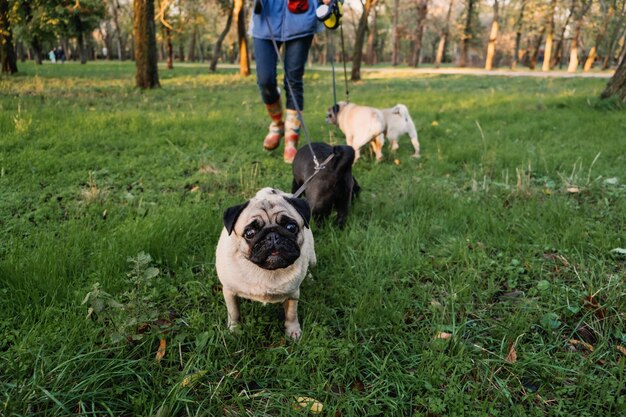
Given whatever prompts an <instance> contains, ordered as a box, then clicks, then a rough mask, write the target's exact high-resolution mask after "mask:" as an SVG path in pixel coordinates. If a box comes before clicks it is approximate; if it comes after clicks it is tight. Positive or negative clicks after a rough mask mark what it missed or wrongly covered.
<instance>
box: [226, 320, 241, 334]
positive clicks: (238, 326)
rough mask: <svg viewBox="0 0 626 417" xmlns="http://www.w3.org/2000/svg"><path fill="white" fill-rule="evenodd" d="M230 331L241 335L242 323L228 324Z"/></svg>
mask: <svg viewBox="0 0 626 417" xmlns="http://www.w3.org/2000/svg"><path fill="white" fill-rule="evenodd" d="M228 331H229V332H231V333H234V334H240V333H241V323H240V322H238V321H235V322H231V323H228Z"/></svg>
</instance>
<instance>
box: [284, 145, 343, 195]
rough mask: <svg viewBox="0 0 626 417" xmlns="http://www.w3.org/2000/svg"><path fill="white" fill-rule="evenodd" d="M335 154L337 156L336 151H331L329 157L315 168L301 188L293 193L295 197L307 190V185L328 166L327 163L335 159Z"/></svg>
mask: <svg viewBox="0 0 626 417" xmlns="http://www.w3.org/2000/svg"><path fill="white" fill-rule="evenodd" d="M333 156H335V154H334V153H331V154H330V155H328V158H326V159H324V162H322V165H320V167H319V169H318V168H317V167H316V168H315V172H313V174H311V175H310V176H309V178H307V179H306V180H305V181H304V182H303V183H302V185H301V186H300V188H298V190H297V191H296V192H295V193H293V197H294V198H298V197H300V194H302V193H303V192H304V190H306V187H307V186H308V185H309V183H310V182H311V180H312V179H313V178H314V177H315V176H316V175H317V173H318V172H320V171H321V170H323V169H324V168H326V164H327V163H328V162H329V161H330V160H331V159H333Z"/></svg>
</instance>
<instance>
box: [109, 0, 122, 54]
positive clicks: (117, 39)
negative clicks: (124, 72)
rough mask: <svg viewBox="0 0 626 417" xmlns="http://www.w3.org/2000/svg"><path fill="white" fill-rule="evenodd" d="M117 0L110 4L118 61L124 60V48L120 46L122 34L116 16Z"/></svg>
mask: <svg viewBox="0 0 626 417" xmlns="http://www.w3.org/2000/svg"><path fill="white" fill-rule="evenodd" d="M119 7H120V6H119V4H118V2H117V0H113V1H112V3H111V7H110V9H111V12H112V13H111V14H112V16H113V26H114V27H115V43H116V45H117V58H118V59H119V60H120V61H123V60H124V48H123V46H122V32H121V30H120V24H119V20H118V16H117V9H118V8H119Z"/></svg>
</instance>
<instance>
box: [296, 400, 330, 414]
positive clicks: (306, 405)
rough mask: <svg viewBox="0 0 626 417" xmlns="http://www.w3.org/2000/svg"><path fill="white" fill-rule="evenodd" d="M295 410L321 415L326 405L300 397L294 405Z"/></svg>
mask: <svg viewBox="0 0 626 417" xmlns="http://www.w3.org/2000/svg"><path fill="white" fill-rule="evenodd" d="M293 408H294V409H296V410H304V409H307V410H308V411H310V412H312V413H315V414H319V413H321V412H322V409H323V408H324V405H323V404H322V403H321V402H319V401H317V400H316V399H315V398H311V397H298V398H296V402H295V403H294V405H293Z"/></svg>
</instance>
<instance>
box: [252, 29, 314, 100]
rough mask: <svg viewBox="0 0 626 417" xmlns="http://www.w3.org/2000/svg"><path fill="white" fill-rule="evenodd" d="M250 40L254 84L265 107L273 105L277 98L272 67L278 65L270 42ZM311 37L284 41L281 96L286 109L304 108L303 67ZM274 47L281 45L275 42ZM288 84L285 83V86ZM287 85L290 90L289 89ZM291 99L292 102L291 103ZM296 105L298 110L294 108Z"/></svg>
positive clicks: (278, 95) (274, 72)
mask: <svg viewBox="0 0 626 417" xmlns="http://www.w3.org/2000/svg"><path fill="white" fill-rule="evenodd" d="M253 39H254V59H255V60H256V83H257V85H258V86H259V91H260V92H261V99H262V100H263V103H265V104H273V103H276V101H277V100H278V99H279V98H280V92H279V90H278V83H277V81H276V74H277V71H276V66H277V65H279V64H280V61H279V60H278V56H277V55H276V49H274V44H273V43H272V41H271V40H267V39H258V38H253ZM312 41H313V35H310V36H305V37H303V38H298V39H293V40H290V41H287V42H284V46H283V61H284V63H285V68H284V70H285V74H286V76H285V85H284V87H285V97H286V108H288V109H292V110H297V109H300V110H303V109H304V83H303V81H302V77H303V75H304V66H305V65H306V60H307V57H308V55H309V48H310V47H311V42H312ZM276 43H277V45H278V47H279V48H280V46H281V45H282V44H283V42H276ZM287 83H289V84H287ZM289 86H291V89H292V90H293V93H292V91H291V90H290V89H289ZM294 97H295V101H296V102H295V103H294ZM296 104H297V105H298V107H297V108H296Z"/></svg>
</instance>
